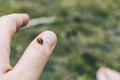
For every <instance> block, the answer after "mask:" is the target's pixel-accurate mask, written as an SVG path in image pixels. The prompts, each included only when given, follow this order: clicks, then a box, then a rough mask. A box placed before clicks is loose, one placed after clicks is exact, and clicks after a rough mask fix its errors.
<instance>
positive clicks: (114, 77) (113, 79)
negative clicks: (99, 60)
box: [97, 68, 120, 80]
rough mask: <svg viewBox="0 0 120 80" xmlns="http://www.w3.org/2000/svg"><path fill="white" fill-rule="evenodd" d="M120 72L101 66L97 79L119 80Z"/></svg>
mask: <svg viewBox="0 0 120 80" xmlns="http://www.w3.org/2000/svg"><path fill="white" fill-rule="evenodd" d="M119 79H120V73H119V72H116V71H114V70H111V69H108V68H100V69H99V70H98V72H97V80H119Z"/></svg>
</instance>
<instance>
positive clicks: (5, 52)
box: [0, 14, 57, 80]
mask: <svg viewBox="0 0 120 80" xmlns="http://www.w3.org/2000/svg"><path fill="white" fill-rule="evenodd" d="M28 22H29V16H28V15H27V14H9V15H5V16H2V17H0V37H1V38H0V80H39V78H40V75H41V72H42V70H43V68H44V66H45V64H46V63H47V61H48V59H49V57H50V55H51V53H52V51H53V49H54V47H55V45H56V42H57V37H56V35H55V34H54V33H53V32H51V31H44V32H42V33H41V34H39V35H38V36H37V37H36V38H35V39H34V40H33V41H32V42H31V43H30V45H29V46H28V48H27V49H26V50H25V52H24V53H23V56H22V57H21V58H20V60H19V61H18V63H17V64H16V65H15V66H14V67H11V65H10V44H11V40H12V37H13V35H14V34H15V32H16V31H18V30H19V29H20V28H21V27H23V26H25V25H26V24H27V23H28ZM39 37H40V38H42V40H43V43H42V44H40V43H38V42H37V38H39ZM31 63H33V64H31Z"/></svg>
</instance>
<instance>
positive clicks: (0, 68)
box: [0, 14, 29, 75]
mask: <svg viewBox="0 0 120 80" xmlns="http://www.w3.org/2000/svg"><path fill="white" fill-rule="evenodd" d="M28 20H29V17H28V15H26V14H10V15H6V16H2V17H0V75H2V74H4V73H6V72H7V71H8V70H9V69H11V66H10V64H9V63H10V62H9V55H10V43H11V38H12V36H13V35H14V33H15V32H16V30H18V29H19V28H20V27H21V26H23V25H25V24H27V23H28Z"/></svg>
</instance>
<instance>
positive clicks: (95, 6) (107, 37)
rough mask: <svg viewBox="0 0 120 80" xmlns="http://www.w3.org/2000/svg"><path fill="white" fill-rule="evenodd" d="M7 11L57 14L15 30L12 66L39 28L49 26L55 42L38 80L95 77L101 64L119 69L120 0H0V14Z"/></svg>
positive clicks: (41, 29) (34, 15)
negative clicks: (51, 19)
mask: <svg viewBox="0 0 120 80" xmlns="http://www.w3.org/2000/svg"><path fill="white" fill-rule="evenodd" d="M9 13H27V14H29V15H30V17H31V19H32V18H38V17H49V16H56V18H57V21H55V22H54V23H52V24H49V25H37V26H35V27H31V28H29V29H25V30H21V31H19V32H17V33H16V35H15V36H14V37H13V41H12V46H11V53H12V54H11V64H12V65H13V66H14V65H15V64H16V63H17V61H18V60H19V58H20V57H21V55H22V53H23V52H24V50H25V49H26V47H27V46H28V45H29V43H30V42H31V41H32V40H33V39H34V38H35V37H36V36H37V35H38V34H39V33H40V32H42V31H46V30H51V31H53V32H55V33H56V35H57V37H58V43H57V46H56V48H55V50H54V52H53V55H52V56H51V58H50V60H49V62H48V64H47V65H46V67H45V69H44V71H43V74H42V76H41V78H40V80H96V71H97V70H98V69H99V68H100V67H101V66H103V67H109V68H112V69H114V70H117V71H120V0H0V16H2V15H6V14H9ZM31 64H34V63H32V62H31Z"/></svg>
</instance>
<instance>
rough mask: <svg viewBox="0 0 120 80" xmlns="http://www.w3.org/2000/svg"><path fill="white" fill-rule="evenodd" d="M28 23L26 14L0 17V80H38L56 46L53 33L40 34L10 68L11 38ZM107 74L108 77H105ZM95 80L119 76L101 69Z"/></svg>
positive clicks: (109, 79) (108, 79) (107, 79)
mask: <svg viewBox="0 0 120 80" xmlns="http://www.w3.org/2000/svg"><path fill="white" fill-rule="evenodd" d="M28 22H29V16H28V15H27V14H9V15H5V16H2V17H0V37H1V38H0V80H39V78H40V75H41V73H42V70H43V68H44V66H45V64H46V63H47V61H48V59H49V57H50V55H51V53H52V51H53V49H54V47H55V45H56V42H57V37H56V35H55V34H54V33H53V32H51V31H45V32H42V33H41V34H39V35H38V36H37V37H36V38H35V39H34V40H33V41H32V42H31V43H30V45H29V46H28V48H27V49H26V50H25V52H24V53H23V56H22V57H21V58H20V60H19V61H18V63H17V64H16V65H15V66H14V67H12V66H11V65H10V44H11V40H12V37H13V36H14V34H15V32H16V31H18V30H19V29H20V28H21V27H22V26H25V25H27V23H28ZM39 37H40V38H42V39H43V41H44V42H43V44H42V45H41V44H39V43H38V42H37V38H39ZM31 62H32V63H31ZM51 73H52V72H51ZM107 74H109V76H107V77H106V75H107ZM104 75H105V76H104ZM110 75H111V76H110ZM113 75H114V76H113ZM103 78H104V79H103ZM97 79H98V80H119V79H120V74H119V73H118V72H115V71H113V70H109V69H107V70H106V68H101V69H100V70H98V72H97Z"/></svg>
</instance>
